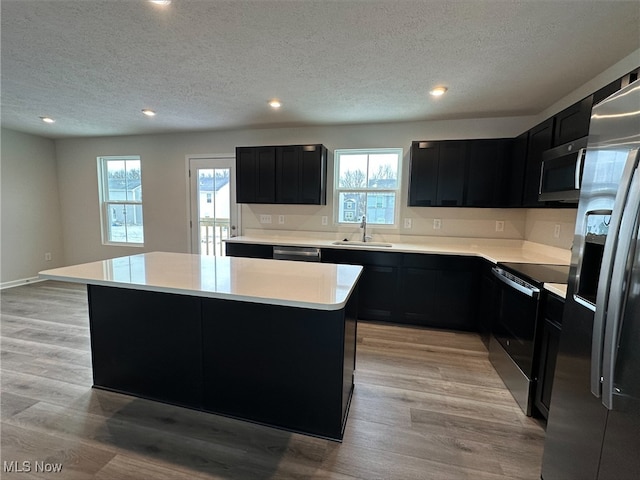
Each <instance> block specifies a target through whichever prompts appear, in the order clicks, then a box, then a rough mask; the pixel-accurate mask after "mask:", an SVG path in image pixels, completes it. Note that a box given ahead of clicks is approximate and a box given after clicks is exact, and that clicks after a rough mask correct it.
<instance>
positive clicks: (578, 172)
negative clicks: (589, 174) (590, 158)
mask: <svg viewBox="0 0 640 480" xmlns="http://www.w3.org/2000/svg"><path fill="white" fill-rule="evenodd" d="M586 153H587V149H586V148H581V149H580V150H578V159H577V160H576V171H575V177H574V178H575V184H574V186H575V188H576V190H580V183H581V182H580V181H581V180H582V162H583V160H584V156H585V154H586Z"/></svg>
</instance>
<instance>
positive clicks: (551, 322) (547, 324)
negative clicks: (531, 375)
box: [535, 294, 564, 418]
mask: <svg viewBox="0 0 640 480" xmlns="http://www.w3.org/2000/svg"><path fill="white" fill-rule="evenodd" d="M563 310H564V300H563V299H562V298H560V297H557V296H555V295H551V294H548V295H547V297H546V300H545V303H544V312H543V323H542V334H541V335H540V363H539V365H538V383H537V385H536V394H535V405H536V408H537V409H538V411H539V412H540V413H541V414H542V416H543V417H544V418H548V416H549V408H550V406H551V390H552V387H553V378H554V375H555V370H556V359H557V357H558V345H559V343H560V332H561V331H562V312H563Z"/></svg>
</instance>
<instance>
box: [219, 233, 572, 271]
mask: <svg viewBox="0 0 640 480" xmlns="http://www.w3.org/2000/svg"><path fill="white" fill-rule="evenodd" d="M226 241H227V242H235V243H253V244H263V245H287V246H299V247H317V248H340V249H345V250H363V249H364V250H374V251H380V252H402V253H430V254H442V255H471V256H478V257H482V258H485V259H486V260H489V261H490V262H492V263H498V262H521V263H548V264H555V265H569V264H570V261H571V251H570V250H564V249H561V248H556V247H550V246H547V245H542V244H539V243H533V242H527V241H519V240H493V239H474V238H450V239H446V238H434V239H433V240H430V241H421V242H417V241H411V240H407V241H401V242H392V243H391V247H381V246H375V245H353V246H349V245H335V244H334V243H333V242H334V241H335V240H326V239H313V238H307V237H292V236H277V235H274V236H268V235H264V236H262V235H260V236H248V235H247V236H239V237H234V238H230V239H228V240H226Z"/></svg>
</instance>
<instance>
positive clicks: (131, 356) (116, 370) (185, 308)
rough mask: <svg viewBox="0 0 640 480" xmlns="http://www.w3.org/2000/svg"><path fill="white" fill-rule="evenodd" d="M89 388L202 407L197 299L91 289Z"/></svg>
mask: <svg viewBox="0 0 640 480" xmlns="http://www.w3.org/2000/svg"><path fill="white" fill-rule="evenodd" d="M87 290H88V296H89V318H90V329H91V359H92V363H93V383H94V386H96V387H102V388H106V389H110V390H116V391H119V392H124V393H128V394H131V395H135V396H138V397H142V398H149V399H153V400H158V401H161V402H166V403H171V404H174V405H180V406H183V407H192V408H201V407H202V392H203V390H202V347H201V345H202V330H201V321H200V316H201V315H200V308H201V307H200V299H199V298H197V297H187V296H182V295H171V294H166V293H158V292H146V291H141V290H128V289H124V288H113V287H102V286H96V285H89V286H88V287H87Z"/></svg>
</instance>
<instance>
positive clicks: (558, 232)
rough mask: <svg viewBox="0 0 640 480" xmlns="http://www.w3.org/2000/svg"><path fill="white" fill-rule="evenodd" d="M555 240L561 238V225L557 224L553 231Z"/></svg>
mask: <svg viewBox="0 0 640 480" xmlns="http://www.w3.org/2000/svg"><path fill="white" fill-rule="evenodd" d="M553 238H560V224H559V223H556V226H555V228H554V229H553Z"/></svg>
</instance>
